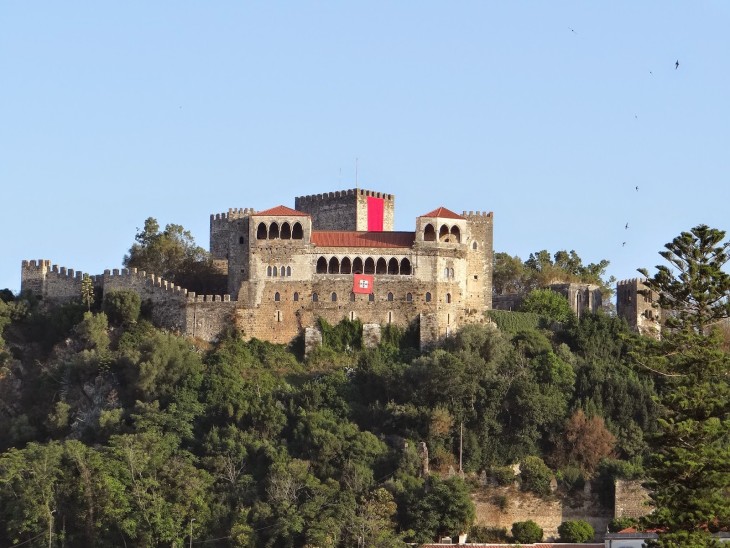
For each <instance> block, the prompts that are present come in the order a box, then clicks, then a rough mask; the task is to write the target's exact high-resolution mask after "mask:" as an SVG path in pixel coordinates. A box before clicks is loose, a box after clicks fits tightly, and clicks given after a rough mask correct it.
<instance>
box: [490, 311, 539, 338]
mask: <svg viewBox="0 0 730 548" xmlns="http://www.w3.org/2000/svg"><path fill="white" fill-rule="evenodd" d="M486 314H487V317H488V318H489V319H490V320H492V321H493V322H494V323H495V324H497V329H499V330H500V331H502V332H505V333H517V332H518V331H524V330H527V329H537V328H538V327H540V316H539V315H538V314H533V313H532V312H511V311H508V310H488V311H487V313H486Z"/></svg>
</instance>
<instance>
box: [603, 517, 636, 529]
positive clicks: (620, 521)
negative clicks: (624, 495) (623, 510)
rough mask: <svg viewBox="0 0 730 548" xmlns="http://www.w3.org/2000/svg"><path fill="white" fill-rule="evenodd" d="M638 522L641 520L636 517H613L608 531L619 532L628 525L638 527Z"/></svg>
mask: <svg viewBox="0 0 730 548" xmlns="http://www.w3.org/2000/svg"><path fill="white" fill-rule="evenodd" d="M638 523H639V520H637V519H636V518H625V517H624V518H613V519H612V520H611V521H610V522H608V532H609V533H618V532H619V531H622V530H624V529H627V528H628V527H636V526H637V525H638Z"/></svg>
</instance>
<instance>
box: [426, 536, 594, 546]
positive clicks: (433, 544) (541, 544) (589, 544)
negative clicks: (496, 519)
mask: <svg viewBox="0 0 730 548" xmlns="http://www.w3.org/2000/svg"><path fill="white" fill-rule="evenodd" d="M466 542H467V543H466V544H461V545H459V546H469V547H471V548H507V547H510V546H512V547H517V546H521V547H522V548H528V547H530V548H603V546H604V543H603V542H586V543H582V544H577V543H570V542H536V543H535V544H518V543H515V544H491V543H486V542H485V543H479V542H475V543H473V544H472V543H470V542H469V539H468V538H467V540H466ZM444 546H449V545H448V544H437V543H429V544H420V545H419V547H418V548H443V547H444ZM452 546H453V545H452Z"/></svg>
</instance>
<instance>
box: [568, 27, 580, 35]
mask: <svg viewBox="0 0 730 548" xmlns="http://www.w3.org/2000/svg"><path fill="white" fill-rule="evenodd" d="M568 28H569V29H570V27H568ZM570 32H572V33H574V34H578V33H577V32H575V30H573V29H570Z"/></svg>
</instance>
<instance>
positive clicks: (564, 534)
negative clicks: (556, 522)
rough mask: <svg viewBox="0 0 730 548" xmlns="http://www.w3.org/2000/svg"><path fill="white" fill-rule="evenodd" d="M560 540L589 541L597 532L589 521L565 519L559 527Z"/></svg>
mask: <svg viewBox="0 0 730 548" xmlns="http://www.w3.org/2000/svg"><path fill="white" fill-rule="evenodd" d="M558 534H559V535H560V542H588V541H589V540H593V537H594V536H595V535H596V532H595V531H594V530H593V527H592V526H591V524H590V523H588V522H587V521H583V520H582V519H579V520H575V521H564V522H563V523H561V524H560V526H559V527H558Z"/></svg>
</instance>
